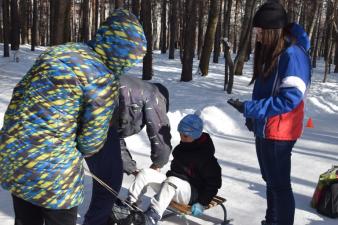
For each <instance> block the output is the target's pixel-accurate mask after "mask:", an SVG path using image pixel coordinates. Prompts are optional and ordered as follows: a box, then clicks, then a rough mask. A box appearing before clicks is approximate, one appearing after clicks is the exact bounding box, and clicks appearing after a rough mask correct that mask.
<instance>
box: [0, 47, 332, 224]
mask: <svg viewBox="0 0 338 225" xmlns="http://www.w3.org/2000/svg"><path fill="white" fill-rule="evenodd" d="M29 47H30V46H21V48H20V51H19V53H18V57H19V62H14V60H13V57H11V58H0V127H1V126H2V123H3V115H4V113H5V110H6V108H7V105H8V103H9V100H10V98H11V94H12V89H13V88H14V86H15V84H16V83H17V82H18V81H19V80H20V79H21V77H22V76H23V75H24V74H25V73H26V72H27V71H28V70H29V68H30V67H31V66H32V64H33V63H34V59H35V58H36V57H37V56H38V54H39V53H41V51H42V50H43V48H39V49H38V50H37V51H36V52H31V51H30V50H29ZM0 48H1V49H2V47H0ZM0 54H2V53H0ZM11 56H13V53H12V54H11ZM153 56H154V77H153V80H152V82H161V83H163V84H164V85H165V86H167V87H168V89H169V91H170V110H169V113H168V115H169V118H170V123H171V126H172V136H173V138H172V145H173V146H176V145H177V144H178V142H179V135H178V133H177V131H176V128H177V124H178V122H179V120H180V119H181V118H182V117H183V116H184V115H186V114H187V113H193V112H195V111H198V112H199V113H200V115H201V117H202V119H203V120H204V123H205V126H204V130H205V131H206V132H209V133H210V134H211V137H212V138H213V141H214V144H215V147H216V156H217V158H218V159H219V163H220V165H221V167H222V177H223V185H222V188H221V189H220V190H219V195H221V196H223V197H225V198H226V199H227V202H226V204H225V205H226V208H227V211H228V217H229V218H230V219H233V221H232V222H231V224H234V225H236V224H238V225H247V224H248V225H250V224H260V221H261V220H262V219H264V215H265V208H266V202H265V185H264V182H263V180H262V178H261V175H260V170H259V167H258V162H257V159H256V153H255V147H254V138H253V135H252V134H251V133H250V132H249V131H247V130H246V127H245V126H244V118H243V116H242V115H239V114H238V113H237V112H236V110H234V109H233V108H232V107H231V106H229V105H228V104H227V103H226V100H227V99H228V98H231V97H232V98H239V99H241V100H245V99H249V98H250V95H251V94H250V93H251V89H252V86H248V83H249V81H250V79H251V75H252V72H251V68H252V62H249V63H247V64H246V65H245V68H244V74H243V76H236V77H235V83H234V88H233V94H231V95H227V94H225V93H224V91H223V82H224V81H223V79H224V75H223V74H224V64H223V60H222V59H221V61H220V63H219V64H213V63H210V72H209V75H208V76H207V77H198V76H196V75H194V77H193V81H191V82H180V81H179V80H180V74H181V64H180V60H179V57H178V55H177V59H175V60H168V56H167V55H161V54H160V53H159V52H154V55H153ZM197 65H198V61H195V62H194V72H196V70H197ZM317 65H318V68H316V69H314V71H313V78H312V86H311V89H310V92H309V93H308V97H307V101H306V118H305V121H304V122H306V121H307V119H308V118H309V117H311V118H312V119H313V123H314V128H305V130H304V134H303V136H302V138H300V139H299V140H298V142H297V143H296V145H295V147H294V150H293V155H292V185H293V190H294V194H295V199H296V214H295V223H294V224H295V225H305V224H311V225H321V224H323V225H324V224H325V225H333V224H335V225H336V224H337V220H333V219H329V218H327V217H324V216H321V215H319V214H318V213H316V211H315V210H314V209H312V208H311V207H310V200H311V197H312V194H313V192H314V189H315V186H316V183H317V180H318V176H319V175H320V174H321V173H323V172H325V171H326V170H327V169H329V168H330V167H331V166H332V165H333V164H337V163H338V117H337V113H338V75H337V74H333V73H332V74H330V75H329V76H328V81H327V82H326V83H322V79H323V71H324V68H323V67H324V63H323V61H321V60H319V61H318V64H317ZM141 73H142V64H139V65H137V66H136V67H135V68H133V69H132V70H130V71H129V72H128V75H129V76H136V77H141ZM127 144H128V147H129V148H130V150H131V152H132V154H133V156H134V158H135V159H136V160H137V162H138V166H139V167H140V168H142V167H148V166H149V165H150V164H151V161H150V158H149V154H150V150H149V142H148V138H147V135H146V133H145V131H142V132H141V133H140V134H138V135H134V136H132V137H129V138H127ZM167 169H168V165H167V166H166V167H165V168H163V169H162V171H163V172H165V171H166V170H167ZM131 182H132V177H131V176H130V177H128V176H125V180H124V184H123V186H124V187H125V188H128V187H129V185H130V183H131ZM85 185H86V188H85V195H86V198H85V202H84V203H83V204H82V205H81V206H80V207H79V214H78V224H81V223H82V221H83V215H84V213H85V211H86V209H87V207H88V204H89V200H90V193H91V178H90V177H89V176H86V181H85ZM123 191H125V189H124V190H123ZM13 218H14V213H13V208H12V202H11V197H10V194H9V193H8V192H7V191H5V190H3V189H1V188H0V223H1V225H10V224H13V223H14V219H13ZM222 218H223V214H222V210H221V208H220V207H215V208H213V209H210V210H208V211H206V212H205V215H204V216H202V217H201V218H196V217H191V216H187V220H188V221H189V224H192V225H193V224H213V223H220V222H221V220H222ZM161 224H163V225H169V224H185V222H184V220H182V218H179V217H173V218H168V219H166V220H165V221H162V222H161Z"/></svg>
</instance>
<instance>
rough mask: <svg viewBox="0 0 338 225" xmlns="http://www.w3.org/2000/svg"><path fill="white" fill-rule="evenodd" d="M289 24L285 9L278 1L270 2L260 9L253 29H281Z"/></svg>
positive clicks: (272, 0) (254, 19)
mask: <svg viewBox="0 0 338 225" xmlns="http://www.w3.org/2000/svg"><path fill="white" fill-rule="evenodd" d="M287 24H288V18H287V15H286V11H285V9H284V7H283V6H282V5H281V4H280V3H279V1H278V0H268V1H267V2H265V3H264V4H263V5H261V6H260V7H259V9H258V10H257V12H256V14H255V16H254V18H253V27H260V28H263V29H279V28H283V27H285V26H286V25H287Z"/></svg>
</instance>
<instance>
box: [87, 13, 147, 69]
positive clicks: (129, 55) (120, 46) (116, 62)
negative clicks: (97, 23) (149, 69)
mask: <svg viewBox="0 0 338 225" xmlns="http://www.w3.org/2000/svg"><path fill="white" fill-rule="evenodd" d="M88 44H89V45H90V46H91V47H92V48H93V49H94V51H95V52H96V53H98V54H99V55H100V56H101V58H102V60H103V61H104V63H105V64H106V65H107V66H108V67H109V68H110V69H111V70H112V71H113V72H114V73H115V74H117V75H121V74H123V73H124V72H126V71H127V70H128V69H129V68H130V67H132V66H133V65H135V64H136V63H138V62H140V61H141V60H142V59H143V56H144V54H145V52H146V46H147V41H146V38H145V36H144V33H143V29H142V26H141V24H140V23H139V21H138V19H137V18H136V17H135V16H134V15H133V14H131V13H130V12H128V11H126V10H122V9H117V10H115V11H114V12H113V13H112V15H111V16H110V17H109V18H108V19H107V20H106V21H105V22H104V23H103V24H102V25H101V27H100V28H99V29H98V31H97V33H96V36H95V38H94V39H93V40H90V41H89V42H88Z"/></svg>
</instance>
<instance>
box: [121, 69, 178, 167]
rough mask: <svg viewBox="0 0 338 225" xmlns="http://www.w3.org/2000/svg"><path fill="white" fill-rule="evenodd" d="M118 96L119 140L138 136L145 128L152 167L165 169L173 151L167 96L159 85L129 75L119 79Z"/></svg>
mask: <svg viewBox="0 0 338 225" xmlns="http://www.w3.org/2000/svg"><path fill="white" fill-rule="evenodd" d="M119 94H120V95H119V98H120V99H119V104H120V105H119V110H118V112H117V113H118V114H119V117H118V118H119V119H118V122H117V123H118V126H115V127H117V129H118V132H119V134H120V138H125V137H129V136H131V135H133V134H137V133H139V132H140V131H141V130H142V129H143V127H144V126H146V129H147V130H146V131H147V134H148V138H149V141H150V145H151V160H152V162H153V165H155V166H158V167H163V166H164V165H165V164H166V163H167V162H168V160H169V156H170V152H171V148H172V147H171V143H170V140H171V135H170V124H169V118H168V117H167V103H168V101H169V100H168V96H166V97H165V96H164V95H163V94H162V93H161V92H160V91H159V89H158V86H157V85H155V84H153V83H150V82H146V81H142V80H140V79H138V78H133V77H130V76H129V77H128V76H121V77H120V91H119ZM121 147H123V146H121Z"/></svg>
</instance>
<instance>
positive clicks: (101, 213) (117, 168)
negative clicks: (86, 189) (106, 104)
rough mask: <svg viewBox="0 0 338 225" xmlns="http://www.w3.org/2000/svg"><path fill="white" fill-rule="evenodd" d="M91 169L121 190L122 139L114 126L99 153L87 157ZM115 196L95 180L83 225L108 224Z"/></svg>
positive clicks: (117, 189) (103, 179)
mask: <svg viewBox="0 0 338 225" xmlns="http://www.w3.org/2000/svg"><path fill="white" fill-rule="evenodd" d="M86 162H87V165H88V167H89V170H90V171H91V172H92V173H93V174H94V175H96V176H97V177H99V178H100V179H101V180H102V181H104V182H105V183H106V184H107V185H108V186H110V187H111V188H112V189H114V190H115V191H116V192H117V193H118V192H119V191H120V188H121V185H122V178H123V170H122V169H123V168H122V159H121V150H120V139H119V136H118V134H117V132H116V130H115V129H114V128H110V129H109V132H108V137H107V141H106V143H105V144H104V146H103V147H102V149H100V151H99V152H98V153H96V154H95V155H93V156H92V157H89V158H86ZM114 201H115V197H114V195H113V194H112V193H110V192H109V191H108V190H106V188H104V187H103V186H102V185H101V184H99V183H97V182H96V181H95V180H94V181H93V190H92V198H91V200H90V205H89V208H88V211H87V213H86V215H85V220H84V222H83V225H106V224H107V221H108V219H109V217H110V214H111V210H112V208H113V204H114Z"/></svg>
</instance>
